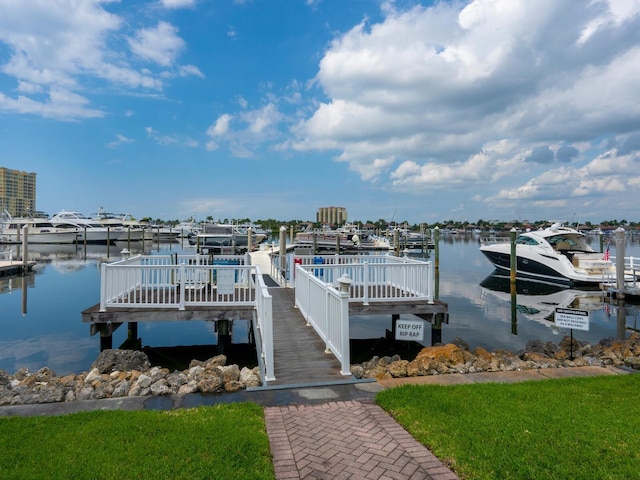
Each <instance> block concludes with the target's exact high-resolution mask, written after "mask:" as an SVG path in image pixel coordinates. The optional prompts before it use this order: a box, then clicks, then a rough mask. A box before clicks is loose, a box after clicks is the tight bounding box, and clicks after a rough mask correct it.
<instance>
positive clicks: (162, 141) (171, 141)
mask: <svg viewBox="0 0 640 480" xmlns="http://www.w3.org/2000/svg"><path fill="white" fill-rule="evenodd" d="M144 131H145V132H146V133H147V137H149V138H150V139H152V140H153V141H154V142H156V143H157V144H158V145H162V146H167V145H178V146H184V147H189V148H196V147H198V145H199V143H198V142H197V141H196V140H194V139H192V138H189V137H185V136H183V135H178V134H171V135H166V134H164V135H163V134H160V132H158V131H157V130H155V129H154V128H153V127H145V129H144Z"/></svg>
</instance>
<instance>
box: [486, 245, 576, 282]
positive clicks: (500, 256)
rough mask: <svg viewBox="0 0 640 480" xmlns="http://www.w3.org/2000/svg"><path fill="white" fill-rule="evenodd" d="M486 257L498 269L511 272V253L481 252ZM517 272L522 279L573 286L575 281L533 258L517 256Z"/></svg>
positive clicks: (551, 259)
mask: <svg viewBox="0 0 640 480" xmlns="http://www.w3.org/2000/svg"><path fill="white" fill-rule="evenodd" d="M481 251H482V253H483V254H484V256H485V257H487V259H488V260H489V261H490V262H491V263H492V264H493V265H494V266H495V267H496V268H497V269H498V270H506V271H507V272H510V271H511V255H510V254H509V253H504V252H497V251H491V250H481ZM549 260H550V261H553V262H558V260H557V259H554V258H552V257H549ZM516 272H517V275H518V276H520V277H527V278H533V279H538V280H544V281H551V282H554V283H561V284H566V285H572V284H573V283H574V281H573V280H572V279H570V278H567V277H566V276H565V275H563V274H561V273H560V272H558V271H557V270H555V269H553V268H551V267H550V266H549V265H546V264H543V263H541V262H537V261H535V260H533V259H531V258H526V257H521V256H518V255H516Z"/></svg>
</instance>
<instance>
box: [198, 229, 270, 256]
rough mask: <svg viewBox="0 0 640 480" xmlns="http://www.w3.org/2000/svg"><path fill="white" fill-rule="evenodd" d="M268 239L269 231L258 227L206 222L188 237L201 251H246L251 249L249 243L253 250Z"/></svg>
mask: <svg viewBox="0 0 640 480" xmlns="http://www.w3.org/2000/svg"><path fill="white" fill-rule="evenodd" d="M268 237H269V234H268V233H267V231H266V230H264V229H262V228H260V227H258V226H256V225H250V224H231V223H213V222H206V223H203V224H201V225H199V226H198V227H197V229H196V230H195V231H193V232H192V233H191V234H190V235H188V240H189V244H190V245H196V246H197V247H198V249H199V250H213V251H221V250H225V249H230V250H231V249H232V250H234V251H246V250H248V249H249V248H250V246H249V242H251V249H253V248H255V247H257V246H258V245H260V244H261V243H263V242H264V241H266V240H267V238H268Z"/></svg>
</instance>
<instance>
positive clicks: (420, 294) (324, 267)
mask: <svg viewBox="0 0 640 480" xmlns="http://www.w3.org/2000/svg"><path fill="white" fill-rule="evenodd" d="M310 258H311V261H312V262H313V263H309V259H310ZM298 259H299V260H298ZM322 261H324V262H325V263H321V262H322ZM294 262H297V264H296V273H295V276H296V282H295V283H296V287H297V286H298V282H297V275H298V271H299V270H300V269H303V270H306V271H307V272H310V273H311V275H313V276H315V277H317V278H318V279H319V280H321V281H323V282H325V283H328V284H333V285H337V282H338V279H339V278H340V277H341V276H342V275H344V274H346V275H348V276H349V278H350V279H351V281H352V283H351V287H350V292H349V294H350V301H352V302H363V303H364V304H365V305H368V304H369V303H370V302H383V301H385V302H386V301H398V302H405V301H412V300H416V299H425V300H427V301H429V302H433V298H434V291H435V276H434V274H435V270H434V268H433V264H432V263H431V262H424V261H420V260H414V259H410V258H406V257H394V256H391V255H379V256H376V255H371V256H367V255H365V256H361V255H354V256H337V255H327V256H324V257H321V256H315V257H298V256H296V257H295V259H294Z"/></svg>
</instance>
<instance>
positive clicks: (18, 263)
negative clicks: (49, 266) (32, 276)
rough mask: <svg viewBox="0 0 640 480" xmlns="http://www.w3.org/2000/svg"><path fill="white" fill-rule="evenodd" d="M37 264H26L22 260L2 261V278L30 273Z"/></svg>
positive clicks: (0, 273)
mask: <svg viewBox="0 0 640 480" xmlns="http://www.w3.org/2000/svg"><path fill="white" fill-rule="evenodd" d="M35 264H36V262H33V261H30V262H27V263H26V264H25V263H24V262H22V260H0V277H3V276H8V275H21V274H23V273H25V272H28V271H30V270H31V269H32V268H33V266H34V265H35Z"/></svg>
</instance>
